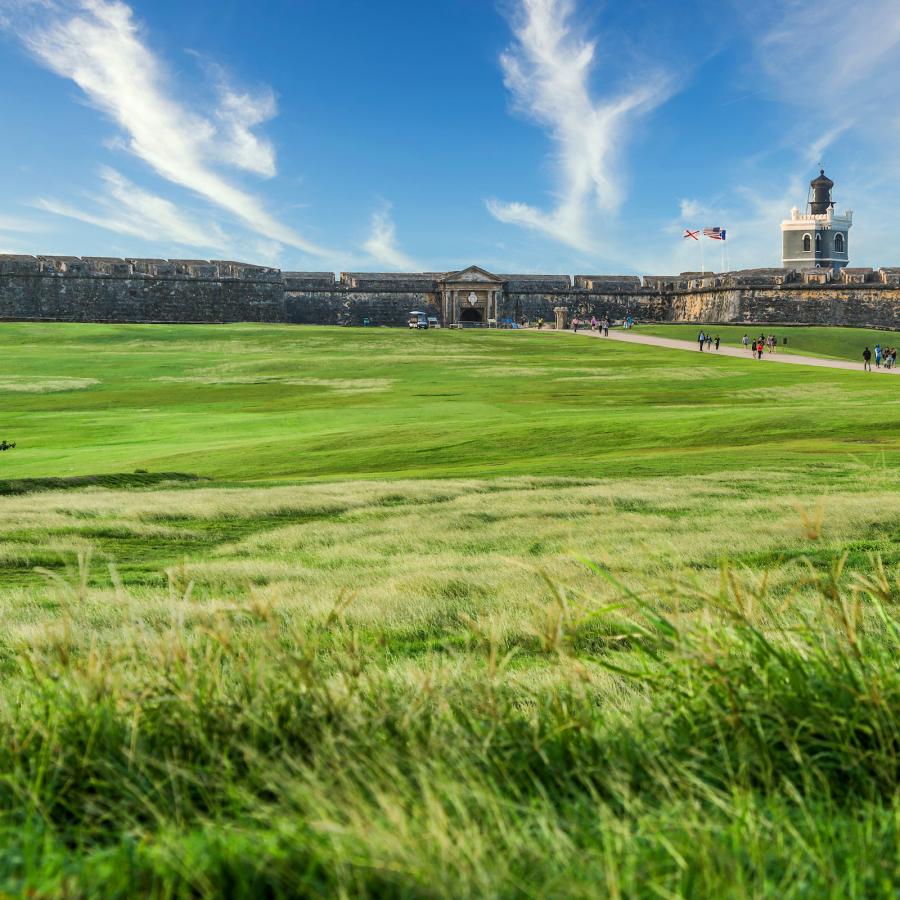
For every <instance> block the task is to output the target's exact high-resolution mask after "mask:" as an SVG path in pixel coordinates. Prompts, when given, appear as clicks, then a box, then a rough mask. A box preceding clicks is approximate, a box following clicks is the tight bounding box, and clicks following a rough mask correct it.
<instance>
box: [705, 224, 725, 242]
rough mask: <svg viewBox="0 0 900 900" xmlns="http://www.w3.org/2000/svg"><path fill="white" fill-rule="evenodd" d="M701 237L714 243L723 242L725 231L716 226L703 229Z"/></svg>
mask: <svg viewBox="0 0 900 900" xmlns="http://www.w3.org/2000/svg"><path fill="white" fill-rule="evenodd" d="M703 237H708V238H710V239H711V240H714V241H724V240H725V229H724V228H719V226H718V225H717V226H716V227H715V228H704V229H703Z"/></svg>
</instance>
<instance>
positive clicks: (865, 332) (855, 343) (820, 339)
mask: <svg viewBox="0 0 900 900" xmlns="http://www.w3.org/2000/svg"><path fill="white" fill-rule="evenodd" d="M638 328H639V330H640V332H641V334H652V335H656V336H658V337H668V338H673V339H675V340H680V341H696V340H697V335H698V334H699V333H700V331H701V329H702V330H704V331H706V330H708V331H709V332H710V333H711V334H712V335H713V337H715V336H716V335H719V337H720V338H721V339H722V343H723V345H725V346H729V347H739V348H742V347H743V344H742V343H741V339H742V338H743V336H744V335H745V334H746V335H747V336H748V337H750V338H755V337H759V336H760V335H761V334H767V335H768V334H774V335H775V336H776V337H777V338H778V353H796V354H797V355H798V356H820V357H824V358H826V359H846V360H850V361H852V362H858V363H859V364H860V366H862V353H863V350H864V349H865V347H867V346H868V347H869V348H870V349H872V350H874V348H875V345H876V344H881V346H882V347H896V346H897V345H898V344H900V334H898V333H897V332H896V331H884V330H877V329H874V328H870V329H866V328H824V327H816V326H809V327H798V326H785V327H780V326H778V325H709V326H702V325H639V326H638ZM785 338H787V344H785V343H784V339H785Z"/></svg>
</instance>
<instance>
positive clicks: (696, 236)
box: [682, 228, 700, 241]
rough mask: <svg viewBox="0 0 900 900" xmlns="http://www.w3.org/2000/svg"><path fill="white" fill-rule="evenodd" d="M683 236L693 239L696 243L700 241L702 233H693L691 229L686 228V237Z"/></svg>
mask: <svg viewBox="0 0 900 900" xmlns="http://www.w3.org/2000/svg"><path fill="white" fill-rule="evenodd" d="M682 236H683V237H686V238H692V239H693V240H695V241H699V240H700V231H699V230H697V231H691V229H690V228H685V230H684V235H682Z"/></svg>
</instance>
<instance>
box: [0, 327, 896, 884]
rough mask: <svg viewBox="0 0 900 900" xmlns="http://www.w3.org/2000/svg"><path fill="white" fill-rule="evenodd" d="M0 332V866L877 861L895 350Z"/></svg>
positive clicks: (891, 762)
mask: <svg viewBox="0 0 900 900" xmlns="http://www.w3.org/2000/svg"><path fill="white" fill-rule="evenodd" d="M846 336H847V340H856V339H857V338H855V337H854V336H853V334H852V333H851V332H846ZM0 358H2V361H3V362H2V365H0V403H2V409H3V416H2V420H0V440H8V441H16V442H17V446H16V448H15V449H13V450H10V451H9V452H4V453H0V674H2V675H3V679H4V682H3V684H4V690H3V691H2V692H0V893H2V894H3V895H4V896H5V895H9V896H33V897H57V896H65V897H92V896H103V897H122V898H125V897H133V896H150V897H165V898H180V897H185V898H186V897H192V898H193V897H219V896H229V897H236V898H243V897H246V898H256V897H274V898H278V897H297V896H300V897H319V896H334V897H347V898H350V897H373V898H375V897H377V898H381V897H408V898H418V897H422V898H425V897H428V898H432V897H435V898H447V900H450V898H452V900H456V898H460V897H573V898H582V897H593V896H608V897H615V898H632V897H635V898H637V897H678V898H680V897H684V898H692V897H728V898H754V900H755V898H761V897H772V898H778V900H783V898H788V900H794V898H796V900H800V898H804V900H805V898H816V900H818V898H823V897H828V898H841V900H844V898H860V900H862V898H870V897H878V898H881V897H883V898H891V900H893V898H895V897H896V896H897V894H898V890H900V863H898V860H900V799H898V798H900V792H898V783H900V778H898V759H900V668H898V666H897V649H898V646H900V617H898V613H897V610H898V608H900V568H898V567H900V524H898V522H900V519H898V515H897V498H898V496H900V466H898V462H900V452H898V451H900V417H898V400H897V390H898V386H900V381H897V380H896V379H894V378H887V377H877V376H870V375H867V374H864V373H862V372H850V371H840V370H835V371H830V370H824V369H816V368H806V367H801V366H776V365H766V366H759V365H756V364H754V363H753V361H752V360H746V361H745V360H743V359H727V358H724V357H718V358H717V357H715V356H708V355H704V356H703V357H701V356H700V354H696V353H695V354H692V353H685V352H680V351H668V350H662V349H658V348H653V347H646V346H634V345H626V344H621V343H617V342H611V341H610V342H606V341H597V340H591V341H588V340H582V339H580V338H576V337H573V336H572V335H569V334H554V333H544V334H536V333H521V332H518V333H517V332H506V333H504V332H494V333H478V332H461V333H457V332H450V331H439V332H427V333H418V332H408V331H400V330H395V331H389V330H381V329H378V330H363V329H353V330H351V329H328V328H292V327H274V326H249V325H240V326H220V327H207V326H178V327H168V326H146V327H145V326H103V325H19V324H3V325H0Z"/></svg>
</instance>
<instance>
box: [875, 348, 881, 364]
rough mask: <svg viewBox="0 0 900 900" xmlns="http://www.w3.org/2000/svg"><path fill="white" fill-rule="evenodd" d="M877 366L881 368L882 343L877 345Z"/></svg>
mask: <svg viewBox="0 0 900 900" xmlns="http://www.w3.org/2000/svg"><path fill="white" fill-rule="evenodd" d="M875 368H876V369H880V368H881V344H876V345H875Z"/></svg>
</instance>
